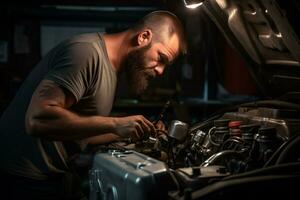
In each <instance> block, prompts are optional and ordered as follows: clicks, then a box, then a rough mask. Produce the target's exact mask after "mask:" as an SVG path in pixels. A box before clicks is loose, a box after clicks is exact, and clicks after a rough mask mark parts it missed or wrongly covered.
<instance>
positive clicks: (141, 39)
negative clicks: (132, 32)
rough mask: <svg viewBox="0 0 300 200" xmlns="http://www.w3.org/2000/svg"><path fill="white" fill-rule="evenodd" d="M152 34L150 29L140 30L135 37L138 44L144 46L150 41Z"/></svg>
mask: <svg viewBox="0 0 300 200" xmlns="http://www.w3.org/2000/svg"><path fill="white" fill-rule="evenodd" d="M152 36H153V34H152V31H151V30H150V29H145V30H143V31H142V32H140V33H139V34H138V38H137V39H138V40H137V42H138V45H139V46H146V45H148V44H150V43H151V41H152Z"/></svg>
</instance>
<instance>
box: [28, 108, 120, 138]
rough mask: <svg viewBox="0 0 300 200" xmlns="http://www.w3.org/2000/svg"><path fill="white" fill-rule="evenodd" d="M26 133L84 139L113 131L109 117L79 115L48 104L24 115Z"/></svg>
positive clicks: (112, 121)
mask: <svg viewBox="0 0 300 200" xmlns="http://www.w3.org/2000/svg"><path fill="white" fill-rule="evenodd" d="M26 119H27V120H26V128H27V133H28V134H30V135H32V136H37V137H43V138H47V139H51V140H73V139H84V138H87V137H92V136H96V135H100V134H105V133H112V132H114V127H115V124H114V120H113V118H111V117H102V116H79V115H77V114H76V113H73V112H71V111H69V110H66V109H64V108H61V107H58V106H48V107H47V108H45V109H43V111H42V112H40V113H32V116H27V117H26Z"/></svg>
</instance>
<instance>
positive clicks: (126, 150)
mask: <svg viewBox="0 0 300 200" xmlns="http://www.w3.org/2000/svg"><path fill="white" fill-rule="evenodd" d="M274 105H280V106H279V107H278V108H275V106H274ZM293 106H294V107H293ZM298 116H299V110H298V107H297V105H296V104H292V103H284V102H279V101H261V102H255V103H248V104H244V105H241V106H239V107H237V108H236V109H235V110H233V111H230V112H224V113H222V114H219V115H215V116H213V117H212V118H210V119H208V120H206V121H204V122H201V123H197V124H195V125H193V126H189V125H188V124H187V123H185V122H182V121H179V120H173V121H172V122H171V123H170V125H169V127H168V130H167V131H161V134H158V135H156V136H155V137H149V138H146V139H144V140H142V141H138V142H134V143H133V142H131V141H122V142H119V143H115V144H111V145H110V147H109V148H105V149H100V150H98V151H97V153H96V154H95V157H94V162H93V167H92V169H91V170H90V174H89V175H90V178H89V180H90V199H154V198H155V199H194V198H192V194H193V192H195V191H198V190H201V189H203V188H206V187H207V186H209V185H213V184H216V183H218V182H219V183H220V182H221V181H223V180H224V179H226V178H227V179H228V178H229V179H230V177H234V176H240V175H243V174H247V173H254V172H256V171H257V170H262V169H264V168H268V167H270V166H271V167H274V165H275V166H276V164H278V162H279V163H280V162H285V161H284V160H286V158H287V157H291V155H290V153H289V155H288V156H287V155H285V156H282V155H281V154H282V152H283V151H284V150H285V149H286V148H287V147H286V146H287V144H289V143H291V142H290V141H291V140H294V138H295V135H297V130H299V124H300V123H299V122H300V119H299V118H298ZM291 154H293V156H296V157H295V158H293V159H294V160H295V161H296V160H297V159H298V156H299V155H298V154H295V153H294V151H293V152H292V153H291ZM294 154H295V155H294ZM298 165H299V164H298ZM296 171H297V170H296ZM297 181H298V180H297ZM298 182H299V181H298ZM222 193H224V191H223V192H221V193H220V194H222ZM221 196H222V195H221ZM210 198H211V197H210ZM195 199H196V198H195Z"/></svg>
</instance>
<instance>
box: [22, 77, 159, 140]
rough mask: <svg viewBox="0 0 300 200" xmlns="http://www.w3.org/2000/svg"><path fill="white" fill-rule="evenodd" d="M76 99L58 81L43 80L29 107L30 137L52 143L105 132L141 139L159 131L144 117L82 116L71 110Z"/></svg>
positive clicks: (27, 123) (28, 127) (28, 128)
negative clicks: (44, 139) (49, 140)
mask: <svg viewBox="0 0 300 200" xmlns="http://www.w3.org/2000/svg"><path fill="white" fill-rule="evenodd" d="M74 103H75V97H74V96H73V95H72V94H71V93H70V92H67V91H65V90H63V89H62V88H61V87H60V86H58V85H57V84H56V83H55V82H53V81H50V80H43V81H42V82H41V83H40V84H39V86H38V87H37V89H36V91H35V92H34V94H33V96H32V99H31V102H30V104H29V107H28V110H27V113H26V119H25V125H26V131H27V133H28V134H30V135H32V136H36V137H43V138H47V139H51V140H69V139H84V138H88V137H92V136H97V135H101V134H105V133H114V134H116V135H118V136H121V137H131V138H133V139H139V138H140V137H142V135H143V134H145V133H147V134H148V133H149V132H152V131H155V128H154V126H153V124H152V123H151V122H149V121H148V120H147V119H146V118H144V117H143V116H141V115H135V116H128V117H120V118H118V117H102V116H88V117H86V116H79V115H78V114H76V113H74V112H71V111H70V110H69V108H70V107H71V106H72V105H73V104H74Z"/></svg>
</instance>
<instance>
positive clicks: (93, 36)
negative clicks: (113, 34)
mask: <svg viewBox="0 0 300 200" xmlns="http://www.w3.org/2000/svg"><path fill="white" fill-rule="evenodd" d="M99 40H101V36H100V33H98V32H95V33H84V34H80V35H75V36H73V37H71V38H69V39H68V40H67V41H68V42H69V43H94V42H98V41H99Z"/></svg>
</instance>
